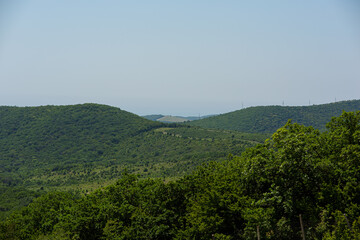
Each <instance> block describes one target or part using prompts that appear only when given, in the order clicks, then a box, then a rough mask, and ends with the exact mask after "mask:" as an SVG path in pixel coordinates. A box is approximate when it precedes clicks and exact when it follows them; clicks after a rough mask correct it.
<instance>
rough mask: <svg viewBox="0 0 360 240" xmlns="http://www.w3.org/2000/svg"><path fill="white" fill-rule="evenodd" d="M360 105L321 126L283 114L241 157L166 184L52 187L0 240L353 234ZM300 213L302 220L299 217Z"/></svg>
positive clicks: (359, 209)
mask: <svg viewBox="0 0 360 240" xmlns="http://www.w3.org/2000/svg"><path fill="white" fill-rule="evenodd" d="M359 161H360V112H359V111H357V112H343V114H342V115H341V116H339V117H334V118H332V120H331V121H330V122H329V123H328V124H327V131H324V132H321V131H319V130H317V129H314V128H313V127H306V126H303V125H299V124H297V123H292V122H291V121H289V122H288V123H286V125H285V126H283V127H281V128H280V129H278V130H277V131H276V132H275V133H274V134H273V135H272V137H271V138H270V139H268V140H266V141H265V142H264V143H263V144H259V145H257V146H255V147H251V148H249V149H247V150H246V151H245V152H243V154H242V155H241V156H229V158H228V160H227V161H222V162H211V163H208V164H205V165H203V166H202V167H200V168H198V169H197V170H196V171H195V172H194V173H192V174H190V175H187V176H184V177H181V178H180V179H178V180H176V181H170V182H167V183H165V182H164V181H163V180H161V179H151V178H148V179H139V178H138V177H137V176H136V175H134V174H130V173H128V172H126V171H125V172H123V174H122V177H121V178H120V179H119V180H118V181H117V182H116V183H115V184H112V185H110V186H108V187H105V188H103V189H99V190H97V191H95V192H93V193H91V194H88V195H85V196H76V195H73V194H70V193H62V192H51V193H48V194H46V195H43V196H42V197H40V198H37V199H35V200H34V201H33V202H32V203H31V204H30V205H29V206H27V207H25V208H22V209H21V210H20V211H17V212H15V213H13V214H12V215H11V216H10V217H9V218H7V220H6V221H3V222H1V224H0V234H1V235H0V238H1V239H256V237H257V229H259V233H260V235H261V239H284V240H285V239H301V234H302V231H301V223H302V225H303V229H304V234H305V236H304V237H305V239H326V240H332V239H360V205H359V203H360V185H359V179H360V167H359V166H360V162H359ZM300 216H301V223H300Z"/></svg>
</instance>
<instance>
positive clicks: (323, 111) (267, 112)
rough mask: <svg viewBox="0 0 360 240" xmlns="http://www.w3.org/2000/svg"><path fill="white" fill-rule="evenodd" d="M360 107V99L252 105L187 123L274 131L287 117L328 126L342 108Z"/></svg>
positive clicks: (307, 123)
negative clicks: (309, 103) (296, 104)
mask: <svg viewBox="0 0 360 240" xmlns="http://www.w3.org/2000/svg"><path fill="white" fill-rule="evenodd" d="M357 110H360V100H352V101H341V102H336V103H329V104H321V105H312V106H299V107H288V106H285V107H284V106H260V107H249V108H246V109H242V110H237V111H234V112H230V113H225V114H222V115H217V116H214V117H210V118H205V119H201V120H197V121H192V122H189V123H187V124H189V125H192V126H200V127H204V128H216V129H228V130H236V131H240V132H250V133H273V132H275V131H276V130H277V129H278V128H280V127H282V126H284V125H285V123H286V122H287V121H288V119H292V120H293V122H296V123H299V124H303V125H305V126H313V127H314V128H317V129H320V130H325V125H326V123H327V122H329V121H330V119H331V117H334V116H340V115H341V113H342V112H343V111H357Z"/></svg>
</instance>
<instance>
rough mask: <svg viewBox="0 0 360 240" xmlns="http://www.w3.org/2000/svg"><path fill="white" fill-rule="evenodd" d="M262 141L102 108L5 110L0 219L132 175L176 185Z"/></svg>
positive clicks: (1, 115) (0, 135)
mask: <svg viewBox="0 0 360 240" xmlns="http://www.w3.org/2000/svg"><path fill="white" fill-rule="evenodd" d="M263 140H264V136H262V135H255V134H253V135H249V134H243V133H238V132H231V131H224V130H221V131H220V130H218V131H213V130H206V129H201V128H199V127H187V126H180V125H176V124H172V125H169V124H163V123H159V122H153V121H149V120H146V119H144V118H141V117H139V116H137V115H135V114H132V113H129V112H126V111H123V110H120V109H118V108H114V107H109V106H105V105H97V104H83V105H74V106H43V107H0V160H1V164H0V218H1V217H3V216H5V215H7V214H8V213H9V212H10V211H12V210H14V209H16V208H18V207H21V206H24V205H26V204H28V203H29V202H30V201H31V199H32V198H34V197H37V196H40V195H42V194H44V193H45V192H47V191H51V190H54V189H57V190H66V191H73V192H76V193H77V194H85V193H86V192H88V191H93V190H94V189H96V188H99V187H101V186H105V185H108V184H110V183H112V182H114V181H115V180H116V179H117V178H119V177H120V176H121V173H122V172H123V171H124V170H125V169H127V170H128V171H130V172H133V173H136V174H139V175H140V176H141V177H143V178H145V177H161V178H163V179H171V178H177V177H180V176H183V175H185V174H187V173H190V172H191V171H192V170H194V169H195V168H196V167H197V166H199V165H201V164H202V163H205V162H208V161H210V160H217V161H219V160H223V159H226V158H227V156H228V155H229V153H233V154H240V153H241V152H242V151H244V150H245V149H246V148H247V147H250V146H254V145H255V144H256V143H259V142H260V141H263Z"/></svg>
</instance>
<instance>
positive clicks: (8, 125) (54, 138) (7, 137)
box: [0, 104, 161, 163]
mask: <svg viewBox="0 0 360 240" xmlns="http://www.w3.org/2000/svg"><path fill="white" fill-rule="evenodd" d="M159 126H161V124H160V123H156V122H152V121H148V120H146V119H143V118H141V117H139V116H137V115H135V114H132V113H129V112H126V111H123V110H120V109H119V108H114V107H109V106H105V105H98V104H83V105H73V106H41V107H0V143H1V146H0V150H1V155H3V154H8V155H11V156H13V159H14V160H15V162H16V163H17V161H19V162H22V161H23V160H24V159H25V158H29V157H30V156H29V155H31V157H35V158H42V159H46V161H51V160H52V159H59V158H60V159H63V158H66V157H68V156H69V155H71V156H72V158H76V157H77V158H79V159H89V158H90V159H91V158H94V157H100V156H101V155H102V154H104V153H106V152H107V150H108V149H109V147H111V146H112V145H113V144H117V143H119V142H121V141H123V140H125V139H127V138H128V137H131V136H134V135H136V134H138V133H140V132H143V131H146V130H149V129H152V128H154V127H159ZM44 154H46V156H45V155H44ZM15 155H16V157H14V156H15Z"/></svg>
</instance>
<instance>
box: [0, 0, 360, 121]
mask: <svg viewBox="0 0 360 240" xmlns="http://www.w3.org/2000/svg"><path fill="white" fill-rule="evenodd" d="M0 86H1V87H0V105H17V106H37V105H49V104H50V105H67V104H77V103H85V102H93V103H102V104H108V105H112V106H116V107H120V108H121V109H124V110H127V111H130V112H133V113H136V114H139V115H143V114H151V113H154V114H157V113H161V114H170V115H184V116H185V115H199V114H201V115H205V114H211V113H225V112H230V111H233V110H238V109H241V108H242V107H243V106H244V107H248V106H257V105H282V103H283V102H284V104H285V105H308V104H309V101H310V104H321V103H328V102H333V101H335V98H336V99H337V101H340V100H350V99H360V3H359V1H357V0H304V1H288V0H274V1H269V0H262V1H259V0H254V1H253V0H252V1H250V0H249V1H238V0H221V1H220V0H217V1H215V0H191V1H190V0H181V1H180V0H179V1H176V0H174V1H168V0H163V1H158V0H152V1H148V0H137V1H130V0H128V1H121V0H114V1H109V0H102V1H100V0H93V1H89V0H76V1H74V0H57V1H55V0H27V1H26V0H0Z"/></svg>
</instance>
